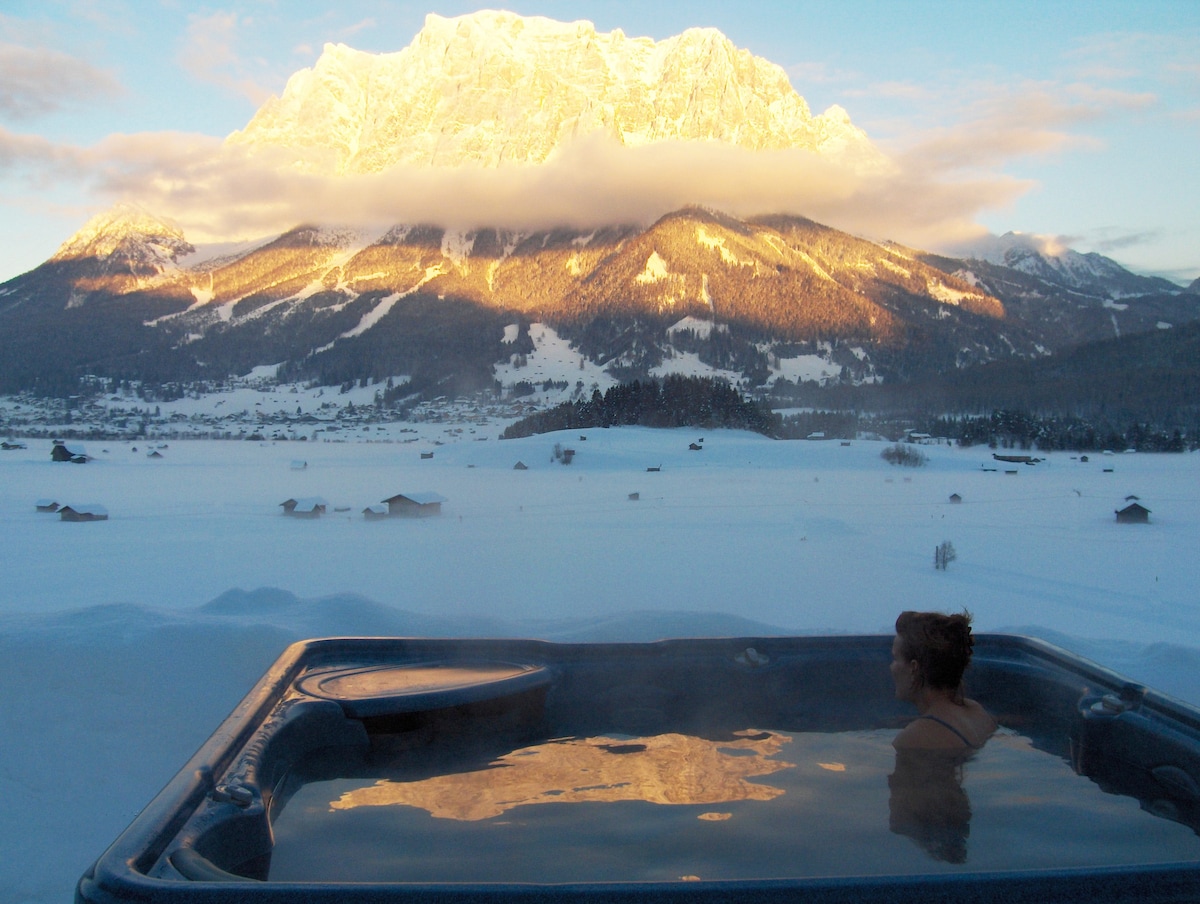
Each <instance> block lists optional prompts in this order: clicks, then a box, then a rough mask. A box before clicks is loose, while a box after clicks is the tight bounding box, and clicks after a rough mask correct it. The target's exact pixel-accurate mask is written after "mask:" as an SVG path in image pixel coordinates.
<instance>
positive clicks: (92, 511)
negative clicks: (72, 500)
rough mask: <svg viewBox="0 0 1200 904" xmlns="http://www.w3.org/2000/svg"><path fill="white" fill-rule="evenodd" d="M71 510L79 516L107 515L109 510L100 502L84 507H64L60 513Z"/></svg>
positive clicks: (84, 505)
mask: <svg viewBox="0 0 1200 904" xmlns="http://www.w3.org/2000/svg"><path fill="white" fill-rule="evenodd" d="M67 509H70V510H71V511H73V512H75V513H76V514H78V515H107V514H108V509H106V508H105V507H104V506H102V505H100V504H99V503H98V502H88V503H85V504H83V505H64V506H63V507H62V508H60V509H59V511H60V512H61V511H65V510H67Z"/></svg>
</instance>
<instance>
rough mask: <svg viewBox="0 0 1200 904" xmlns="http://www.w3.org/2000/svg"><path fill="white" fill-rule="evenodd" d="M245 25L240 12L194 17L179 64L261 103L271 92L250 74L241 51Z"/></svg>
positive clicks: (182, 47)
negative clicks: (238, 46)
mask: <svg viewBox="0 0 1200 904" xmlns="http://www.w3.org/2000/svg"><path fill="white" fill-rule="evenodd" d="M243 24H244V23H243V21H242V20H241V19H239V17H238V15H237V13H231V12H216V13H212V14H210V15H207V16H199V15H195V16H191V17H190V18H189V20H188V27H187V31H186V33H185V34H184V38H183V44H182V46H181V47H180V49H179V64H180V66H182V67H183V69H184V70H185V71H187V72H188V73H190V74H191V75H192V76H193V77H194V78H196V79H198V80H199V81H202V82H207V83H209V84H212V85H216V86H217V87H219V88H221V89H223V90H225V91H228V92H230V93H231V94H236V95H239V96H242V97H246V98H248V99H249V100H250V101H252V102H253V103H255V104H261V103H263V102H264V101H265V100H266V99H267V98H268V97H270V96H271V92H270V90H268V89H267V88H264V87H263V86H262V85H261V84H260V83H259V82H258V80H256V79H255V78H254V77H253V76H252V75H250V72H249V68H250V67H249V66H248V65H247V64H246V63H245V62H244V61H243V59H242V57H241V56H239V54H238V52H237V43H238V33H239V30H240V29H241V27H242V25H243Z"/></svg>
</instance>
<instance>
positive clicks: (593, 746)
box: [330, 730, 794, 820]
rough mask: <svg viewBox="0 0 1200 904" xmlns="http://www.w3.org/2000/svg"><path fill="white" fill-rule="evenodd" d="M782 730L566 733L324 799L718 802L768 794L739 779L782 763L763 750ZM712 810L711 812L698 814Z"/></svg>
mask: <svg viewBox="0 0 1200 904" xmlns="http://www.w3.org/2000/svg"><path fill="white" fill-rule="evenodd" d="M790 740H791V739H790V738H789V737H787V736H784V735H780V734H775V733H773V732H758V731H749V730H748V731H742V732H738V733H737V734H736V736H735V738H734V739H732V740H721V741H712V740H708V739H706V738H697V737H692V736H690V735H682V734H661V735H653V736H650V737H645V738H638V739H637V741H636V742H630V741H629V740H628V739H618V738H612V737H595V738H569V739H562V740H555V741H549V742H547V743H544V744H536V745H534V746H532V747H524V748H521V749H520V750H514V751H513V752H511V753H507V754H505V755H504V756H501V757H498V758H496V759H495V760H493V761H492V762H491V763H490V764H489V766H488V768H486V769H483V770H479V771H475V772H467V773H458V774H453V775H436V776H433V777H430V778H425V779H422V780H419V781H396V780H391V779H384V780H382V781H379V782H376V783H375V784H374V785H371V786H370V787H366V788H357V789H354V790H352V791H347V792H345V793H344V794H342V795H341V796H340V797H339V798H337V800H334V801H333V802H332V803H331V804H330V807H331V809H334V810H349V809H353V808H355V807H385V806H392V805H397V804H401V805H405V806H410V807H419V808H420V809H422V810H427V811H428V812H429V813H430V814H431V815H433V816H435V817H438V818H441V819H462V820H478V819H489V818H491V817H494V816H499V815H500V814H502V813H504V812H506V811H507V810H510V809H512V808H513V807H520V806H527V805H529V804H543V803H559V804H561V803H582V802H588V801H590V802H613V801H623V800H624V801H629V800H638V801H647V802H649V803H655V804H719V803H728V802H731V801H739V800H772V799H773V798H775V797H778V796H779V795H781V794H783V793H784V792H783V789H781V788H776V787H772V786H770V785H766V784H760V783H757V782H751V781H748V779H751V778H755V777H757V776H763V775H771V774H772V773H775V772H779V771H780V770H782V769H787V768H790V767H792V766H793V765H794V764H793V763H788V762H785V761H783V760H778V759H772V757H774V756H775V755H776V754H777V753H779V752H780V750H781V749H782V748H783V746H784V745H785V744H787V743H789V742H790ZM707 818H709V819H712V818H713V817H712V816H707Z"/></svg>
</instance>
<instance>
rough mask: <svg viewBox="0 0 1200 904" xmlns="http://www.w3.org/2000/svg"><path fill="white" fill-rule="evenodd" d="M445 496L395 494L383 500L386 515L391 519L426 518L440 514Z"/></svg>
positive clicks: (435, 494) (433, 494)
mask: <svg viewBox="0 0 1200 904" xmlns="http://www.w3.org/2000/svg"><path fill="white" fill-rule="evenodd" d="M445 501H446V497H445V496H439V495H438V494H437V493H397V494H396V495H395V496H391V497H389V498H387V499H384V500H383V502H384V503H385V504H386V505H387V507H388V514H389V515H391V516H392V517H393V518H428V517H429V516H431V515H440V514H441V513H442V503H443V502H445Z"/></svg>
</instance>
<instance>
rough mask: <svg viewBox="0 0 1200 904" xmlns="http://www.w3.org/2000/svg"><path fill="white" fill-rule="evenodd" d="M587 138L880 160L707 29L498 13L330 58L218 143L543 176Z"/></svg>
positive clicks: (317, 164) (445, 21)
mask: <svg viewBox="0 0 1200 904" xmlns="http://www.w3.org/2000/svg"><path fill="white" fill-rule="evenodd" d="M594 133H602V134H605V135H607V136H609V137H610V138H612V139H614V140H615V141H617V142H619V143H621V144H624V145H627V146H639V145H646V144H653V143H657V142H664V141H705V142H723V143H728V144H733V145H737V146H739V147H743V148H747V149H752V150H763V149H783V148H802V149H806V150H809V151H813V152H815V153H818V154H837V155H839V156H847V155H848V156H850V157H851V159H853V160H854V161H855V162H857V163H860V164H861V163H866V164H870V163H872V162H874V163H875V164H879V163H881V162H882V160H883V158H882V155H880V153H879V152H878V151H877V150H876V149H875V147H874V146H873V145H872V144H871V142H870V141H869V139H868V138H867V136H866V134H865V133H863V132H862V131H861V130H860V129H858V128H857V127H855V126H854V125H853V124H852V123H851V122H850V119H849V117H848V116H847V115H846V112H845V111H844V110H842V109H841V108H831V109H830V110H829V111H827V112H826V113H824V114H822V115H820V116H816V117H814V116H813V115H812V114H811V112H810V110H809V107H808V104H807V103H806V102H805V100H804V98H803V97H801V96H800V95H799V94H797V93H796V91H795V89H793V88H792V85H791V83H790V82H789V81H788V77H787V74H786V73H785V72H784V71H783V69H782V68H780V67H779V66H777V65H775V64H774V63H771V62H769V61H767V60H765V59H762V58H760V57H756V56H754V55H753V54H752V53H750V52H749V51H748V50H745V49H741V48H738V47H736V46H735V45H734V44H733V43H732V42H731V41H730V40H729V39H728V38H727V37H725V35H723V34H722V33H721V32H720V31H718V30H716V29H714V28H692V29H688V30H687V31H685V32H683V33H682V34H680V35H676V36H674V37H671V38H667V39H665V40H662V41H654V40H653V39H651V38H630V37H628V36H626V35H625V33H624V32H622V31H620V30H616V31H612V32H607V33H601V32H597V31H596V28H595V26H594V25H593V24H592V23H591V22H588V21H583V20H580V21H575V22H559V21H556V20H553V19H547V18H543V17H524V16H519V15H517V14H515V13H510V12H502V11H495V10H485V11H480V12H475V13H471V14H469V15H464V16H458V17H455V18H444V17H442V16H438V15H436V14H430V15H429V16H427V17H426V19H425V26H424V28H422V30H421V31H420V33H418V34H417V36H416V38H415V39H414V40H413V42H412V43H411V44H410V45H409V46H408V47H406V48H405V49H403V50H401V51H398V52H396V53H385V54H371V53H365V52H361V51H356V50H353V49H351V48H349V47H346V46H345V45H326V47H325V49H324V52H323V53H322V54H321V57H320V58H319V59H318V60H317V62H316V64H315V65H314V66H313V68H311V69H304V70H301V71H300V72H297V73H296V74H295V75H293V76H292V77H291V79H289V81H288V84H287V87H286V88H285V90H284V92H283V94H282V96H281V97H277V98H271V99H270V100H269V101H267V103H266V104H264V105H263V106H262V108H260V109H259V110H258V112H257V113H256V114H255V115H254V117H253V118H252V119H251V120H250V122H249V123H248V124H247V126H246V128H245V129H243V130H242V131H240V132H234V133H233V134H232V135H230V136H229V139H228V140H229V141H230V142H232V143H238V144H246V145H252V146H254V145H258V146H274V147H284V148H287V149H289V150H291V151H293V152H301V153H302V154H303V155H304V156H305V157H306V160H307V164H306V165H307V166H309V167H310V168H312V169H318V170H329V169H332V170H333V171H334V172H337V173H370V172H378V171H381V170H384V169H387V168H389V167H391V166H394V165H397V164H408V165H417V166H431V165H432V166H458V165H462V164H475V165H479V164H483V165H485V166H498V165H500V164H502V163H541V162H544V161H545V160H547V159H548V158H549V157H550V156H551V155H552V154H554V153H555V152H556V151H557V150H559V149H560V148H561V147H562V146H564V145H565V144H567V143H568V142H570V141H572V140H574V139H576V138H579V137H582V136H584V135H590V134H594Z"/></svg>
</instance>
